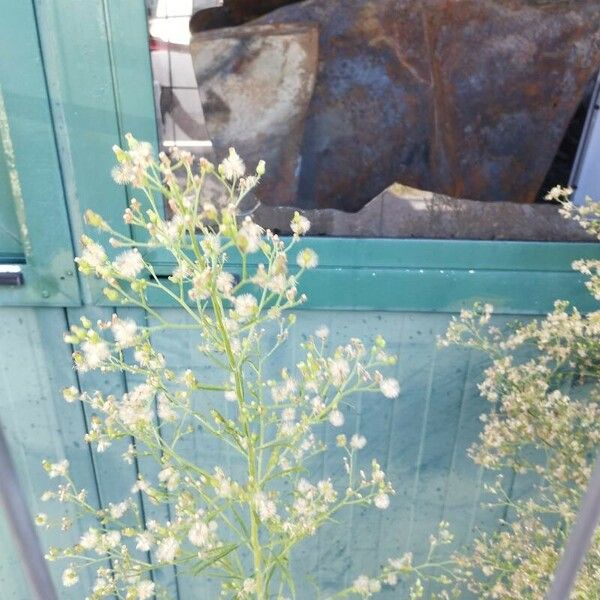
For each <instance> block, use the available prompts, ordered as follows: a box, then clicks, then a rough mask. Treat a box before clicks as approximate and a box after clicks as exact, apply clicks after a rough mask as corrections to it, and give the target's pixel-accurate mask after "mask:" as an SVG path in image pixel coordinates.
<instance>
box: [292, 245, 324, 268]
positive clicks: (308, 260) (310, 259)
mask: <svg viewBox="0 0 600 600" xmlns="http://www.w3.org/2000/svg"><path fill="white" fill-rule="evenodd" d="M296 263H297V264H298V266H299V267H300V268H301V269H314V268H315V267H317V266H318V265H319V257H318V256H317V253H316V252H315V251H314V250H312V249H311V248H304V250H300V252H298V256H297V257H296Z"/></svg>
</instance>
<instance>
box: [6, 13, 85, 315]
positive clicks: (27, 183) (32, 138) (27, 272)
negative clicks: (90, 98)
mask: <svg viewBox="0 0 600 600" xmlns="http://www.w3.org/2000/svg"><path fill="white" fill-rule="evenodd" d="M2 4H3V6H2V7H1V8H0V11H1V14H2V18H1V19H0V56H1V57H2V60H0V128H1V130H0V133H1V136H0V137H1V143H0V161H2V162H3V165H2V167H3V168H5V170H4V173H5V174H6V175H7V176H8V180H9V181H8V186H7V187H8V189H10V193H9V196H8V197H6V196H4V197H2V198H0V202H6V203H10V204H11V205H12V206H11V207H8V209H9V210H14V214H16V215H17V220H18V230H19V235H20V240H19V241H20V246H21V248H22V252H15V251H14V248H12V250H11V251H10V252H7V251H6V249H4V250H5V251H3V249H2V248H1V247H0V265H2V266H3V267H5V266H6V265H11V266H15V267H19V268H20V269H21V273H22V277H23V284H22V285H10V286H5V285H2V286H0V306H79V305H80V304H81V298H80V293H79V284H78V278H77V274H76V271H75V269H74V266H73V245H72V241H71V233H70V227H69V220H68V213H67V206H66V203H65V197H64V193H63V186H62V179H61V169H60V165H59V161H58V155H57V151H56V144H55V138H54V130H53V126H52V118H51V114H50V107H49V103H48V95H47V89H46V81H45V74H44V69H43V62H42V57H41V53H40V48H39V41H38V35H37V27H36V20H35V14H34V10H33V6H32V4H31V3H30V2H7V1H4V2H2ZM5 183H6V182H5ZM3 189H6V186H5V187H4V188H3ZM6 208H7V207H5V209H6ZM6 213H8V210H6ZM6 213H5V214H6Z"/></svg>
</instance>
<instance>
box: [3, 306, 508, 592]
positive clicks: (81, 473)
mask: <svg viewBox="0 0 600 600" xmlns="http://www.w3.org/2000/svg"><path fill="white" fill-rule="evenodd" d="M166 310H167V311H168V312H169V313H170V314H169V320H172V321H174V322H177V321H180V320H181V319H182V318H183V317H182V316H181V314H180V313H179V312H177V311H176V310H175V309H166ZM119 312H120V313H129V314H130V315H131V314H133V315H134V317H135V318H137V319H144V315H143V314H141V313H140V312H139V311H133V310H127V309H125V310H123V309H120V310H119ZM111 313H112V309H110V308H93V307H86V308H83V309H74V308H70V309H51V308H48V309H35V308H3V309H1V310H0V348H2V361H1V365H0V415H2V424H3V427H4V428H5V431H6V433H7V435H8V438H9V443H10V446H11V449H12V453H13V457H14V459H15V461H16V463H17V466H18V469H19V473H20V475H21V478H22V484H23V486H24V488H25V490H26V492H27V495H28V497H29V502H30V509H31V511H32V512H33V513H36V512H38V511H47V510H48V507H47V506H45V505H43V504H42V503H41V502H40V500H39V497H40V494H41V493H42V492H43V491H44V490H45V489H46V488H47V485H48V480H47V478H46V476H45V473H44V472H43V470H42V467H41V461H42V460H43V459H44V458H46V457H48V458H51V459H60V458H63V457H66V458H68V459H69V461H70V462H71V464H72V470H73V473H74V477H75V478H76V479H77V481H78V482H80V484H81V485H82V486H83V487H85V488H86V489H88V491H89V492H90V498H91V499H92V501H95V502H98V503H99V504H100V505H101V506H102V505H106V504H107V503H108V502H116V501H120V500H122V499H123V497H124V496H125V495H126V494H127V491H128V490H129V488H130V486H131V485H132V483H133V482H134V481H135V478H136V472H135V470H134V468H133V467H127V465H125V463H124V462H123V461H122V460H121V458H120V455H121V453H122V451H123V450H124V447H123V448H120V447H117V446H115V447H112V448H111V449H109V450H108V451H107V452H105V453H102V454H96V453H95V452H92V453H91V452H90V451H89V450H88V448H87V447H86V445H85V444H84V443H83V442H82V437H83V435H84V433H85V431H86V423H87V422H88V420H89V417H90V415H89V414H84V412H82V410H83V409H82V407H81V406H80V405H79V404H75V405H70V404H67V403H65V402H64V401H63V400H62V397H61V394H60V389H61V388H62V387H63V386H65V385H81V386H83V387H85V388H86V389H89V388H93V389H95V388H99V389H103V390H104V391H111V392H113V393H117V394H119V393H123V391H124V390H125V387H126V386H128V385H132V384H133V383H134V382H133V381H131V380H130V378H129V377H127V378H125V379H124V378H122V377H121V376H116V375H114V374H108V375H106V374H89V375H86V376H83V377H82V378H81V382H78V380H77V377H76V375H75V373H74V372H73V370H72V368H71V361H70V349H69V347H68V346H67V345H65V344H64V343H63V341H62V333H63V331H64V330H66V329H67V327H68V324H69V323H70V322H74V321H76V320H78V319H79V316H80V315H81V314H86V315H87V316H89V317H91V318H106V317H107V316H108V315H110V314H111ZM298 316H299V319H298V324H297V326H296V328H295V333H294V335H293V337H292V338H291V339H290V343H289V344H288V346H287V350H286V351H285V353H283V354H282V355H280V356H279V358H278V360H277V362H276V365H274V368H275V367H277V368H280V367H281V366H283V365H284V364H289V365H293V364H294V363H295V349H297V348H298V344H299V342H300V341H301V339H302V337H303V335H306V334H307V333H310V332H312V331H313V330H314V329H315V328H316V327H317V326H318V325H320V324H326V325H328V327H329V328H330V330H331V332H332V338H333V340H334V341H336V340H342V339H347V338H348V337H349V336H354V335H358V336H362V337H364V338H366V339H368V338H371V337H372V336H374V335H375V334H376V333H377V332H383V333H385V335H386V337H387V338H388V340H389V343H390V347H391V349H392V350H393V351H395V352H397V353H398V355H399V357H400V360H399V363H398V365H397V367H396V369H397V373H396V375H397V377H398V378H399V380H400V382H401V385H402V393H401V396H400V398H398V399H397V400H394V401H389V400H385V399H381V398H375V397H368V398H366V397H365V398H361V397H358V398H356V399H355V409H354V411H353V413H352V416H351V418H349V419H348V420H347V422H346V425H345V426H344V427H345V430H346V431H347V432H348V433H352V432H354V431H355V430H356V429H358V430H360V431H361V432H362V433H363V434H364V435H366V437H367V439H368V445H367V447H366V449H365V450H364V457H363V458H364V460H365V464H367V463H368V461H370V459H371V457H378V459H379V460H380V461H381V462H382V465H383V467H384V469H385V470H386V471H387V472H388V474H389V476H390V478H391V480H392V482H393V484H394V486H395V488H396V490H397V495H396V496H395V497H394V498H393V501H392V506H391V508H390V510H388V511H383V512H382V511H375V510H370V511H368V512H367V514H365V515H364V516H363V514H362V513H363V510H356V511H354V512H352V511H350V512H348V513H347V514H346V515H345V519H344V521H345V523H344V525H342V526H331V527H327V528H326V529H324V530H323V531H322V532H321V533H320V534H319V535H318V536H317V537H316V538H314V539H313V540H310V541H309V542H308V543H307V544H306V545H305V546H303V547H302V549H301V550H299V552H298V554H297V555H296V558H297V559H298V564H299V565H301V566H300V567H299V571H300V573H299V574H301V572H302V571H303V570H304V571H306V572H309V573H310V574H312V576H314V577H315V578H316V580H317V581H318V582H319V583H320V584H321V585H322V587H323V588H324V589H325V590H333V589H337V588H338V586H339V585H340V583H342V582H348V581H351V580H352V578H354V577H355V576H356V575H357V574H359V573H361V572H365V571H366V572H368V571H375V570H376V569H377V568H378V566H379V565H380V564H381V563H383V562H384V561H385V559H386V558H387V557H389V556H393V555H398V554H399V553H403V552H404V551H406V550H409V549H410V550H413V551H414V552H415V554H416V555H417V556H418V555H419V554H420V553H422V552H423V551H424V549H425V548H426V545H427V538H428V536H429V533H431V532H432V530H434V529H435V527H436V525H437V523H438V522H439V521H440V520H441V519H442V518H443V519H448V520H450V521H451V523H452V526H453V529H454V531H455V533H456V536H457V543H458V544H465V543H468V542H469V541H470V540H471V539H472V536H473V534H474V532H476V531H477V530H478V529H485V530H489V529H490V528H494V527H495V526H496V517H497V516H499V515H494V514H492V513H490V512H489V511H487V510H484V509H482V508H481V507H480V503H481V494H482V490H481V488H482V479H483V476H482V473H481V470H480V469H479V468H478V467H477V466H476V465H474V464H473V463H472V462H471V461H470V460H469V459H468V458H467V457H466V449H467V448H468V446H469V445H470V444H471V443H473V442H474V441H475V439H476V437H477V434H478V432H479V430H480V421H479V415H480V413H481V412H482V411H484V410H486V409H487V408H488V407H487V406H485V403H484V402H483V401H482V400H481V399H480V398H479V396H478V393H477V389H476V384H477V382H478V381H479V380H480V377H481V372H482V368H483V367H484V363H483V361H482V358H481V357H480V356H478V355H475V354H472V353H470V352H466V351H459V350H456V349H450V350H448V349H446V350H438V349H437V348H436V344H435V340H436V336H437V335H439V334H441V333H443V332H444V331H445V329H446V326H447V323H448V319H449V316H448V315H447V314H434V313H395V312H386V313H378V312H369V311H356V312H346V311H344V312H335V311H320V310H319V311H304V312H300V313H299V315H298ZM142 322H143V321H142ZM154 342H155V344H156V345H157V346H158V347H159V348H160V349H161V351H163V352H164V353H165V356H166V358H167V361H168V363H169V364H170V366H172V367H173V368H175V369H176V370H184V369H186V368H193V369H194V370H196V371H198V372H202V371H203V370H204V372H205V373H206V372H207V371H206V369H207V365H206V364H204V363H203V362H202V361H201V360H200V359H199V355H198V353H197V352H196V351H195V349H194V347H195V343H196V341H195V340H194V339H193V338H192V337H191V336H190V334H189V333H188V332H185V331H178V332H175V333H169V334H168V335H165V334H162V335H158V336H156V337H155V339H154ZM335 433H337V430H336V431H335ZM335 433H334V432H333V431H332V429H331V428H328V429H327V430H326V431H325V435H326V436H327V439H331V438H332V436H333V435H334V434H335ZM189 453H190V457H192V458H195V459H196V460H199V461H202V462H204V463H206V462H208V463H209V464H210V463H214V464H218V463H225V464H227V465H232V460H233V457H232V456H231V455H229V454H228V453H227V452H224V451H223V449H222V448H219V447H218V446H215V443H214V442H213V441H212V440H210V439H203V436H202V435H201V434H198V436H197V437H196V438H195V440H194V442H193V444H191V445H190V447H189ZM151 468H152V466H151V465H145V464H142V465H141V466H140V470H141V471H142V472H144V473H146V474H148V473H149V471H148V469H151ZM339 470H340V465H339V464H337V461H336V463H330V462H329V460H328V459H327V458H325V459H324V460H320V461H319V462H317V463H315V464H314V465H313V472H312V473H311V476H314V477H321V476H322V475H325V476H328V475H332V476H335V475H336V473H339ZM144 508H145V510H146V515H147V518H151V516H152V515H154V514H156V510H157V509H156V507H154V506H152V505H147V506H145V507H144ZM157 516H159V517H161V516H162V518H164V517H165V515H157ZM77 533H78V531H77V530H75V531H73V532H72V533H71V534H66V533H65V534H61V535H60V538H56V537H53V536H56V533H52V534H51V533H50V532H48V531H46V530H41V531H40V535H41V537H42V539H43V543H44V544H45V545H48V544H51V543H53V542H54V543H55V542H56V541H57V539H60V541H61V542H63V543H64V541H65V540H66V539H68V538H69V537H70V538H71V539H72V538H73V537H74V536H76V535H77ZM0 535H1V536H2V537H1V538H0V540H2V541H1V543H0V589H2V590H3V593H2V596H1V597H2V598H7V600H8V599H10V600H28V599H29V596H28V591H27V588H26V587H25V585H24V583H23V578H22V575H21V573H20V569H19V561H18V558H17V557H16V556H15V554H14V549H13V547H12V545H11V543H10V539H9V538H7V535H6V529H5V527H3V523H2V522H1V521H0ZM63 536H64V537H63ZM53 571H54V574H55V575H56V576H57V577H58V575H59V573H60V570H59V569H54V567H53ZM172 575H173V574H172V573H169V572H165V573H163V577H164V578H165V580H167V581H168V579H169V578H172ZM85 583H86V582H85V581H84V582H82V584H81V585H80V586H78V587H77V588H75V589H71V590H64V588H63V589H62V591H61V592H60V594H59V597H60V598H65V599H71V598H72V599H73V600H75V599H79V600H80V599H81V598H83V597H84V596H83V590H84V588H85ZM172 585H173V590H174V591H175V583H174V582H173V583H172ZM59 589H60V588H59ZM177 593H178V598H179V599H180V600H192V598H193V599H197V598H215V597H217V595H216V593H215V586H214V584H211V583H210V582H205V583H203V584H198V583H197V582H195V583H194V582H192V581H190V580H189V579H187V578H185V577H181V578H180V580H179V582H178V589H177ZM398 597H399V596H398V595H397V592H393V591H390V592H386V593H385V594H383V595H382V598H386V599H387V598H389V599H391V598H398ZM300 598H302V599H303V600H304V599H306V600H309V599H310V598H314V595H313V592H312V590H311V589H310V588H309V589H307V591H306V593H304V594H302V595H301V596H300Z"/></svg>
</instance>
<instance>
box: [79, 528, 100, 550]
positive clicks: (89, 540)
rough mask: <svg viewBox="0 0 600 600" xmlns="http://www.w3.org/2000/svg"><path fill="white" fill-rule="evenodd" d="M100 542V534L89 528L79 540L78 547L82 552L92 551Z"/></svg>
mask: <svg viewBox="0 0 600 600" xmlns="http://www.w3.org/2000/svg"><path fill="white" fill-rule="evenodd" d="M99 542H100V532H99V531H98V530H97V529H94V528H93V527H90V528H89V529H88V530H87V531H86V532H85V533H84V534H83V535H82V536H81V539H80V540H79V545H80V546H81V547H82V548H83V549H84V550H94V549H95V548H96V546H98V543H99Z"/></svg>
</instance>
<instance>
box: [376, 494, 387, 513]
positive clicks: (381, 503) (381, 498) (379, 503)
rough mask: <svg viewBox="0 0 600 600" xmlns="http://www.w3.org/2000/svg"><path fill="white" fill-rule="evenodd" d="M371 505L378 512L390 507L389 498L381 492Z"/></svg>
mask: <svg viewBox="0 0 600 600" xmlns="http://www.w3.org/2000/svg"><path fill="white" fill-rule="evenodd" d="M373 503H374V504H375V506H376V507H377V508H379V509H380V510H385V509H386V508H387V507H388V506H389V505H390V497H389V496H388V495H387V494H384V493H383V492H382V493H380V494H377V496H375V499H374V500H373Z"/></svg>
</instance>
